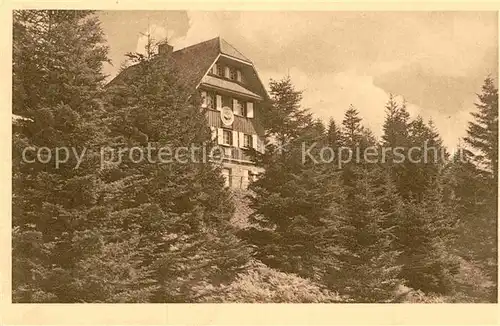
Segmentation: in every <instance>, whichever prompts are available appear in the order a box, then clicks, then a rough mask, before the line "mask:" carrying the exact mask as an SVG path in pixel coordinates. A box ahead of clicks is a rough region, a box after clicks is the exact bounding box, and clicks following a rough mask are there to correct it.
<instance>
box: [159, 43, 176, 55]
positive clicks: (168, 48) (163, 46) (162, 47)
mask: <svg viewBox="0 0 500 326" xmlns="http://www.w3.org/2000/svg"><path fill="white" fill-rule="evenodd" d="M173 50H174V47H173V46H172V45H170V44H168V43H166V42H164V43H160V44H158V54H159V55H169V54H171V53H172V52H173Z"/></svg>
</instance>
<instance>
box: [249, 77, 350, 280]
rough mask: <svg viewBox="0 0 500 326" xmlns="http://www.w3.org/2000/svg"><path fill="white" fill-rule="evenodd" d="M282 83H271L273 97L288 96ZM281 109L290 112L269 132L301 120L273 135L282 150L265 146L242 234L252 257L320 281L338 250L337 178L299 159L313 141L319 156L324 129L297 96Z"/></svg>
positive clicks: (328, 169)
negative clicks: (247, 223) (250, 246)
mask: <svg viewBox="0 0 500 326" xmlns="http://www.w3.org/2000/svg"><path fill="white" fill-rule="evenodd" d="M283 83H284V84H285V85H287V87H276V86H278V84H276V83H272V84H271V88H272V89H274V91H273V94H274V95H273V96H274V98H275V99H281V98H288V96H289V91H290V89H293V86H292V85H291V81H290V80H289V79H285V81H284V82H283ZM279 85H281V84H279ZM275 103H276V105H279V104H278V103H279V102H275ZM287 106H288V107H289V108H295V109H294V111H293V112H291V111H285V110H283V112H287V115H285V116H282V118H281V120H280V121H277V122H276V123H277V124H278V126H269V130H279V128H280V125H281V123H282V122H281V121H296V120H295V119H296V117H297V116H300V119H299V120H300V121H302V122H301V123H300V124H298V123H293V124H288V125H287V130H286V131H279V133H274V134H275V135H277V138H278V139H286V144H287V146H286V148H285V149H284V150H280V149H279V148H275V147H273V146H268V147H267V148H266V155H265V157H264V158H263V160H262V166H263V167H264V169H265V172H264V173H263V174H262V175H261V176H260V177H259V179H258V180H257V181H255V182H254V183H252V185H251V187H250V188H251V190H252V191H253V195H252V196H251V199H252V200H251V207H252V208H253V209H254V213H253V214H252V216H251V222H252V224H253V225H252V226H251V227H249V228H248V229H247V230H245V231H244V232H242V236H243V237H244V238H245V239H248V241H250V242H251V243H252V244H253V245H255V246H256V254H257V258H259V259H260V260H262V262H264V263H265V264H268V265H269V266H271V267H273V268H277V269H279V270H282V271H285V272H291V273H297V274H298V275H301V276H303V277H308V278H313V279H315V280H320V279H322V278H323V277H324V275H325V273H327V271H329V270H330V269H332V268H335V267H336V260H335V257H336V255H337V254H338V252H339V251H341V249H340V248H338V246H337V245H336V243H335V236H336V235H335V227H336V226H335V223H336V222H335V216H336V211H337V208H336V204H335V198H336V197H337V196H338V193H339V192H338V181H336V179H337V178H338V176H337V175H336V172H335V171H334V170H332V169H331V167H330V166H328V165H327V164H316V163H317V162H315V161H314V160H312V159H309V158H307V159H306V160H304V161H303V156H302V154H303V152H302V151H303V148H302V146H307V147H309V146H310V145H312V144H314V143H317V146H315V147H314V148H313V149H312V150H311V155H313V157H316V158H319V156H318V155H319V151H320V150H321V148H322V146H323V145H325V135H324V132H325V130H324V129H325V128H324V126H323V125H322V124H319V123H318V122H317V121H313V120H312V119H310V118H309V117H310V114H309V113H308V112H307V111H306V110H303V109H301V107H300V97H298V96H296V97H294V101H290V102H287ZM307 121H309V122H308V123H306V122H307ZM292 125H293V128H292V127H291V126H292ZM290 135H293V136H292V137H290V138H287V137H288V136H290Z"/></svg>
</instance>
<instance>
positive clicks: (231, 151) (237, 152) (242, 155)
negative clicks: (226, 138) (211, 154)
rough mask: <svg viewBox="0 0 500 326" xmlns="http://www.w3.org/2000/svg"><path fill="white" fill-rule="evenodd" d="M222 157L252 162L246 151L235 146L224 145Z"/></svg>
mask: <svg viewBox="0 0 500 326" xmlns="http://www.w3.org/2000/svg"><path fill="white" fill-rule="evenodd" d="M224 159H227V160H232V161H238V162H247V163H252V158H251V157H250V155H248V153H247V151H246V150H244V149H241V148H237V147H224Z"/></svg>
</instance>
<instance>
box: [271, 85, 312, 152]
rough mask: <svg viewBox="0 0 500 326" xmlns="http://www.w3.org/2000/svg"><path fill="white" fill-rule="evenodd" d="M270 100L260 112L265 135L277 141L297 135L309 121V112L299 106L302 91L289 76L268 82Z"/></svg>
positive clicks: (283, 141) (285, 141) (286, 139)
mask: <svg viewBox="0 0 500 326" xmlns="http://www.w3.org/2000/svg"><path fill="white" fill-rule="evenodd" d="M269 88H270V91H269V95H270V96H271V101H270V103H269V105H268V106H267V108H268V109H267V110H263V112H262V117H263V118H262V122H263V123H264V128H265V129H266V130H267V135H268V136H271V137H272V138H275V139H276V140H277V141H278V142H279V143H281V144H286V143H287V142H288V141H290V140H292V139H294V138H296V137H298V136H299V132H300V130H301V129H302V128H304V127H305V126H307V125H308V124H310V123H311V120H312V117H311V114H310V113H309V112H308V111H307V110H306V109H303V108H302V107H301V106H300V102H301V100H302V92H301V91H298V90H296V89H295V86H294V85H293V83H292V81H291V79H290V76H287V77H285V78H283V79H281V80H272V79H271V81H270V82H269Z"/></svg>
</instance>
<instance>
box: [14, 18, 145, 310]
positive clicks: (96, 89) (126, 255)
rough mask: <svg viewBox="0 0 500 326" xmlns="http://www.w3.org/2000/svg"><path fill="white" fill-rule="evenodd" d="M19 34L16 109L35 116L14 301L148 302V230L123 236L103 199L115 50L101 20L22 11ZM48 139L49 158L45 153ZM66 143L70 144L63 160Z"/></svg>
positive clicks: (20, 128)
mask: <svg viewBox="0 0 500 326" xmlns="http://www.w3.org/2000/svg"><path fill="white" fill-rule="evenodd" d="M13 42H14V56H13V75H14V76H13V79H14V83H13V94H14V96H13V107H14V112H16V113H18V114H20V115H22V116H24V117H27V118H29V119H25V120H22V121H18V122H16V126H15V128H14V134H13V216H12V218H13V300H14V301H16V302H144V301H147V299H148V296H149V295H150V294H151V290H152V289H153V288H154V284H153V283H154V282H153V281H152V280H151V279H150V278H149V273H148V271H146V270H144V269H143V268H142V267H141V266H140V265H141V262H140V260H141V256H142V254H141V252H140V250H139V248H138V245H137V243H138V241H139V240H140V239H141V235H140V234H138V233H137V232H131V233H129V234H127V235H122V236H118V235H120V234H121V233H120V230H117V229H114V228H112V226H111V225H105V224H103V223H102V221H105V220H107V219H109V216H110V215H109V214H110V212H109V210H108V209H107V207H106V205H105V204H104V203H103V202H102V200H101V198H102V196H104V194H105V193H106V189H105V187H104V185H103V182H102V180H101V178H100V175H99V154H98V153H99V150H98V149H99V147H100V146H102V145H103V144H105V143H106V136H105V128H104V126H103V125H102V123H100V120H99V119H97V117H99V116H101V114H102V111H101V108H102V102H101V101H100V99H99V97H100V94H101V91H102V80H103V79H104V75H103V74H102V72H101V68H102V62H103V61H105V60H107V58H106V53H107V48H106V46H105V44H104V38H103V33H102V30H101V29H100V27H99V22H98V20H97V18H96V17H95V16H94V15H93V13H92V12H90V11H78V10H75V11H72V10H69V11H67V10H23V11H16V12H14V39H13ZM42 147H47V148H48V149H49V152H46V155H45V157H44V158H45V159H47V163H42V162H40V160H36V157H35V152H36V151H37V150H39V149H40V148H42ZM30 148H31V149H32V151H29V152H27V153H28V154H27V157H25V158H23V152H24V151H25V150H26V149H30ZM57 148H60V149H59V153H62V152H61V151H62V149H63V148H66V149H67V150H68V152H66V153H65V154H64V158H65V157H66V155H67V157H68V161H67V162H65V163H61V164H60V166H57V165H56V162H55V160H54V156H55V155H56V153H57V151H58V149H57ZM73 151H76V153H78V156H81V158H82V161H81V162H80V165H79V166H77V163H78V161H77V158H76V155H74V152H73ZM84 151H85V152H84ZM49 155H51V156H52V159H49V158H50V157H49ZM116 253H122V254H123V256H121V257H120V256H119V255H116Z"/></svg>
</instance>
